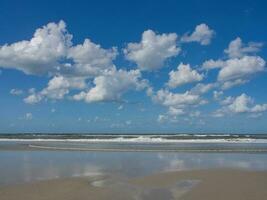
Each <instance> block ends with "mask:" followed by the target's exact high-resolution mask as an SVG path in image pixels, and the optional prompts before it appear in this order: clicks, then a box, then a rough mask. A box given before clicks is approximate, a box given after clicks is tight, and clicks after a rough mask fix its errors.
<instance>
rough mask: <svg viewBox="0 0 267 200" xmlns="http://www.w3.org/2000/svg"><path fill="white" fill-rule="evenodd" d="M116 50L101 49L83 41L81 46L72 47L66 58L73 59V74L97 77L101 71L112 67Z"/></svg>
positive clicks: (96, 45) (113, 48)
mask: <svg viewBox="0 0 267 200" xmlns="http://www.w3.org/2000/svg"><path fill="white" fill-rule="evenodd" d="M117 54H118V52H117V48H115V47H112V48H111V49H107V50H106V49H103V48H101V46H100V45H98V44H95V43H93V42H91V41H90V39H85V40H84V43H83V44H81V45H76V46H73V47H71V48H70V49H69V51H68V58H69V59H73V61H74V63H75V65H74V70H73V71H74V73H77V74H78V75H83V76H84V75H88V76H90V75H99V74H100V73H101V72H102V71H103V70H105V69H110V68H112V67H113V63H112V61H113V60H114V59H115V58H116V56H117Z"/></svg>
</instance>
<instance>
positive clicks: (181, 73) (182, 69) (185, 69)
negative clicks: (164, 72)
mask: <svg viewBox="0 0 267 200" xmlns="http://www.w3.org/2000/svg"><path fill="white" fill-rule="evenodd" d="M169 77H170V78H169V81H168V83H167V85H168V86H169V87H170V88H175V87H177V86H180V85H183V84H187V83H192V82H197V81H201V80H202V79H203V74H199V73H198V72H197V70H194V69H192V68H191V67H190V65H189V64H187V65H186V64H183V63H180V65H179V66H178V67H177V70H176V71H175V70H172V71H171V72H170V73H169Z"/></svg>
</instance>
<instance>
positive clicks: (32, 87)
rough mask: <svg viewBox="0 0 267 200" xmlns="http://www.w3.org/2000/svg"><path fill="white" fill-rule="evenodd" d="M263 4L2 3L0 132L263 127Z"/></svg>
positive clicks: (266, 27)
mask: <svg viewBox="0 0 267 200" xmlns="http://www.w3.org/2000/svg"><path fill="white" fill-rule="evenodd" d="M266 6H267V4H266V3H265V1H235V2H233V1H220V2H215V1H192V0H191V1H190V0H189V1H171V0H166V1H164V2H163V1H162V2H159V1H131V2H130V1H119V0H116V1H104V0H98V1H90V2H86V1H78V0H76V1H42V2H36V1H5V0H3V1H1V2H0V70H1V71H0V110H1V112H0V119H1V120H0V132H1V133H5V132H12V133H13V132H14V133H19V132H83V133H87V132H90V133H91V132H92V133H97V132H112V133H116V132H119V133H122V132H127V133H136V132H138V133H142V132H163V133H166V132H189V133H199V132H201V133H202V132H205V133H214V132H216V133H227V132H231V133H266V131H267V123H266V122H267V114H266V111H267V92H266V85H267V79H266V78H267V74H266V59H267V50H266V35H267V14H266V11H265V8H266Z"/></svg>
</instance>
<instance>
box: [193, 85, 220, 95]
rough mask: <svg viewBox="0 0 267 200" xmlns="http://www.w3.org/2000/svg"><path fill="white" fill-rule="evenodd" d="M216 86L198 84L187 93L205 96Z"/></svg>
mask: <svg viewBox="0 0 267 200" xmlns="http://www.w3.org/2000/svg"><path fill="white" fill-rule="evenodd" d="M216 86H217V84H216V83H207V84H204V83H198V84H197V85H196V86H194V87H193V88H192V89H191V90H190V91H189V93H190V94H195V95H200V94H205V93H207V92H209V91H210V90H211V89H213V88H215V87H216Z"/></svg>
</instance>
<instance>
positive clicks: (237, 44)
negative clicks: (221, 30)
mask: <svg viewBox="0 0 267 200" xmlns="http://www.w3.org/2000/svg"><path fill="white" fill-rule="evenodd" d="M262 45H263V44H262V43H257V42H250V43H248V45H245V44H243V43H242V40H241V38H239V37H237V38H236V39H235V40H233V41H231V42H230V44H229V46H228V48H227V49H225V50H224V52H225V53H226V54H228V56H229V57H230V58H241V57H243V56H245V55H247V54H249V53H256V52H258V51H260V49H261V47H262Z"/></svg>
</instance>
